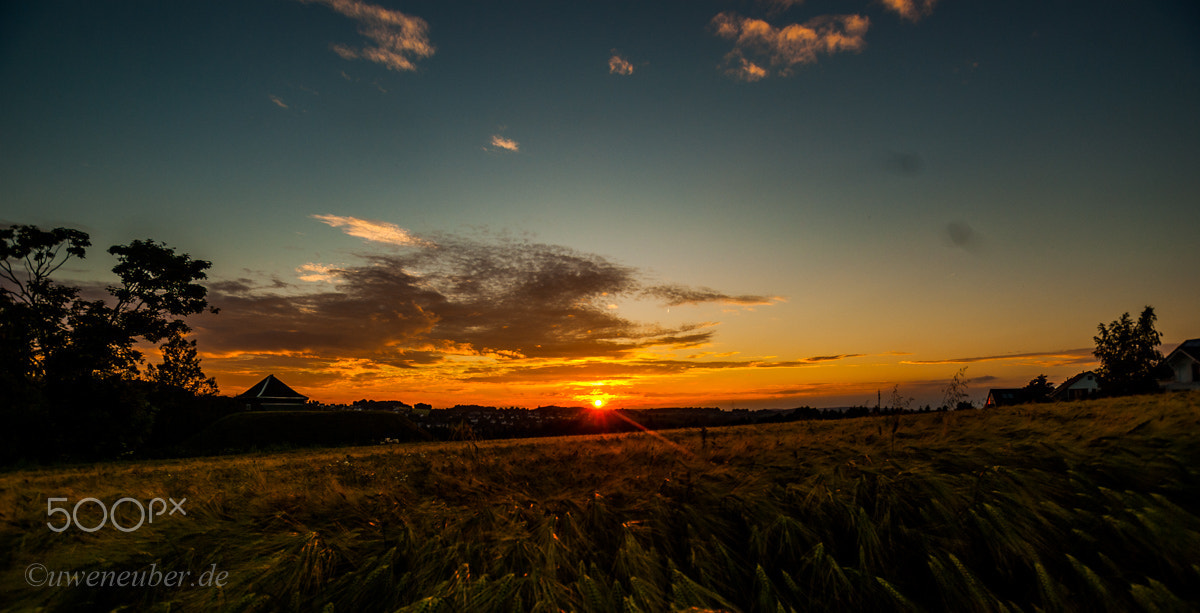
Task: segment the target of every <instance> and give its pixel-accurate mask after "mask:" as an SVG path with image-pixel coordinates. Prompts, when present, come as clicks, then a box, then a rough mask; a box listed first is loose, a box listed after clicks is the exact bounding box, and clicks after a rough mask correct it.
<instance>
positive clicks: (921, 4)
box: [883, 0, 938, 22]
mask: <svg viewBox="0 0 1200 613" xmlns="http://www.w3.org/2000/svg"><path fill="white" fill-rule="evenodd" d="M937 2H938V0H883V6H884V8H886V9H887V10H889V11H892V12H893V13H896V14H897V15H899V16H900V17H902V18H904V19H907V20H909V21H912V22H917V21H920V20H921V19H923V18H925V17H928V16H930V15H932V14H933V5H935V4H937Z"/></svg>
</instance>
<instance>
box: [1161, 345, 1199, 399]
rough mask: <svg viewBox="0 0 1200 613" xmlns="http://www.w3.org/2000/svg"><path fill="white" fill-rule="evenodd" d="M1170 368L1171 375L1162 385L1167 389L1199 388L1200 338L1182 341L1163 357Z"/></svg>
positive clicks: (1164, 362)
mask: <svg viewBox="0 0 1200 613" xmlns="http://www.w3.org/2000/svg"><path fill="white" fill-rule="evenodd" d="M1163 364H1166V365H1167V366H1169V367H1170V368H1171V371H1172V373H1173V374H1172V377H1171V379H1170V380H1169V381H1164V382H1163V383H1162V387H1163V388H1164V389H1168V390H1195V389H1200V338H1193V339H1191V340H1186V341H1183V343H1181V344H1180V345H1179V346H1178V347H1176V348H1175V350H1174V351H1172V352H1171V353H1170V355H1168V356H1167V357H1166V358H1164V359H1163Z"/></svg>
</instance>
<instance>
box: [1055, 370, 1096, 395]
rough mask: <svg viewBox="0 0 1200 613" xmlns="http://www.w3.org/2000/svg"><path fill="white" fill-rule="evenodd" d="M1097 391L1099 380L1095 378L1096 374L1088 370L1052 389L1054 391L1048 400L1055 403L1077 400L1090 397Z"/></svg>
mask: <svg viewBox="0 0 1200 613" xmlns="http://www.w3.org/2000/svg"><path fill="white" fill-rule="evenodd" d="M1099 391H1100V379H1099V378H1098V377H1096V373H1094V372H1092V371H1090V370H1089V371H1087V372H1081V373H1079V374H1077V375H1075V376H1074V377H1071V378H1070V379H1067V380H1066V381H1063V382H1062V385H1059V386H1058V387H1056V388H1054V391H1053V392H1051V393H1050V399H1051V400H1054V401H1056V402H1057V401H1061V400H1078V399H1080V398H1087V397H1088V396H1092V395H1094V394H1096V393H1098V392H1099Z"/></svg>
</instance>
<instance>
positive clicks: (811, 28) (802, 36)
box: [711, 12, 870, 81]
mask: <svg viewBox="0 0 1200 613" xmlns="http://www.w3.org/2000/svg"><path fill="white" fill-rule="evenodd" d="M711 26H712V28H713V30H714V32H716V35H717V36H720V37H721V38H724V39H727V40H731V41H733V43H734V47H733V50H732V51H730V52H729V53H728V54H726V55H725V60H724V62H723V66H724V70H725V73H726V74H727V75H729V76H731V77H734V78H736V79H740V80H743V81H758V80H761V79H763V78H766V77H767V76H769V75H770V74H771V72H772V71H774V73H775V74H778V75H780V76H789V75H791V74H792V73H793V72H794V70H795V67H796V66H798V65H803V64H812V63H814V62H816V61H817V59H818V57H819V56H820V55H822V54H824V55H832V54H834V53H840V52H844V51H860V50H861V49H862V48H863V47H864V46H865V45H866V43H865V40H864V37H865V35H866V33H867V28H868V27H870V20H868V19H867V18H866V17H864V16H862V15H825V16H821V17H816V18H813V19H810V20H808V21H806V22H804V23H803V24H791V25H788V26H784V27H782V28H776V27H775V26H772V25H771V24H769V23H767V22H766V21H763V20H761V19H752V18H749V17H743V16H742V15H738V14H737V13H733V12H724V13H721V14H719V15H717V16H716V17H713V19H712V22H711Z"/></svg>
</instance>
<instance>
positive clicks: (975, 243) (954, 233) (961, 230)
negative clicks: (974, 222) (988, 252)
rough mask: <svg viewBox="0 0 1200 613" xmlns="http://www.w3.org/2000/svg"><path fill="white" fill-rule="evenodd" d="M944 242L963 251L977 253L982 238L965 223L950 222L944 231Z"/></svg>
mask: <svg viewBox="0 0 1200 613" xmlns="http://www.w3.org/2000/svg"><path fill="white" fill-rule="evenodd" d="M944 232H945V234H944V236H945V239H946V242H947V243H948V244H949V245H950V246H952V247H957V248H959V249H962V250H964V251H970V252H977V251H979V249H980V246H981V243H982V238H981V237H980V235H979V233H978V232H976V231H975V229H974V228H972V227H971V226H970V225H969V224H967V222H965V221H952V222H950V223H948V224H946V227H945V230H944Z"/></svg>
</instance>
